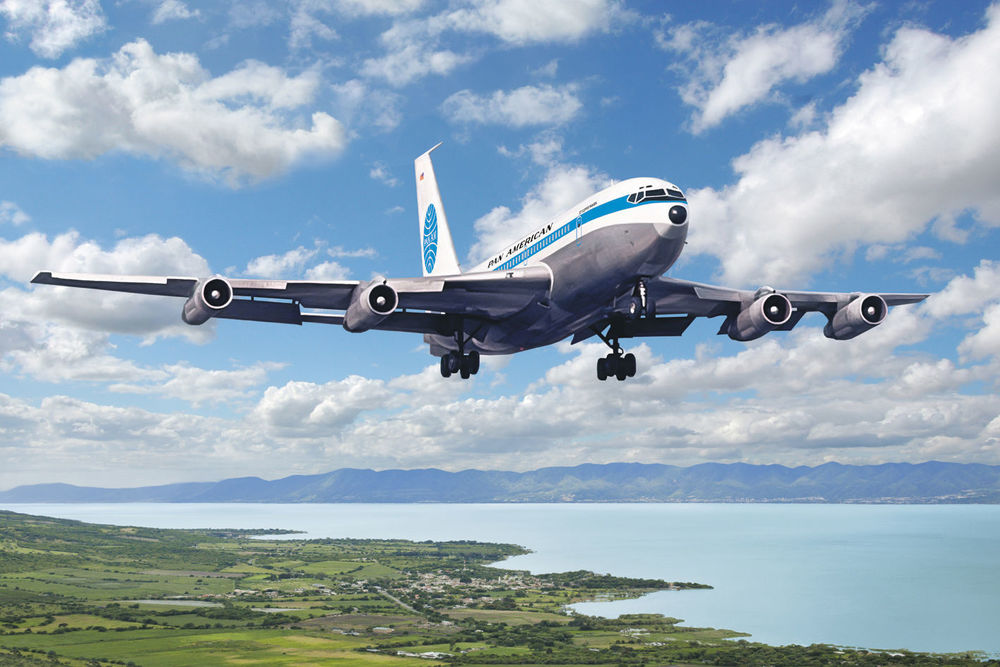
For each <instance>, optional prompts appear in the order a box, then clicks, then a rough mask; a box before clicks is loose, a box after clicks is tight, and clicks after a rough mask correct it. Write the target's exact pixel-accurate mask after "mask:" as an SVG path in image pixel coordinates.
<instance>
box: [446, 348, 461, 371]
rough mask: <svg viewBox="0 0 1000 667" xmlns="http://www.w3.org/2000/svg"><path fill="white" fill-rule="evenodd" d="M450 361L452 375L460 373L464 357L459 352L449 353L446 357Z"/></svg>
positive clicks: (449, 366)
mask: <svg viewBox="0 0 1000 667" xmlns="http://www.w3.org/2000/svg"><path fill="white" fill-rule="evenodd" d="M444 356H445V357H446V358H447V359H448V370H449V371H451V372H452V373H458V372H459V371H460V370H462V357H461V356H460V355H459V354H458V352H449V353H448V354H446V355H444Z"/></svg>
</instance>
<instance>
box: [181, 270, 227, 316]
mask: <svg viewBox="0 0 1000 667" xmlns="http://www.w3.org/2000/svg"><path fill="white" fill-rule="evenodd" d="M232 302H233V286H232V285H230V284H229V281H227V280H226V279H225V278H220V277H219V276H215V277H214V278H209V279H208V280H203V281H201V282H200V283H198V285H197V286H196V287H195V288H194V294H192V295H191V297H190V298H189V299H188V300H187V301H185V302H184V310H183V311H182V312H181V319H183V320H184V321H185V322H187V323H188V324H204V323H205V322H207V321H208V320H209V318H211V317H215V316H216V315H218V314H219V311H220V310H222V309H223V308H225V307H226V306H228V305H229V304H230V303H232Z"/></svg>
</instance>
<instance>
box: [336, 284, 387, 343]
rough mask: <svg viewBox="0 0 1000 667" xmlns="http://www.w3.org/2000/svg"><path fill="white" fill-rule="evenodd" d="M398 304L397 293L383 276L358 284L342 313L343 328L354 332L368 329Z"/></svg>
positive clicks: (385, 316)
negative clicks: (344, 311) (363, 284)
mask: <svg viewBox="0 0 1000 667" xmlns="http://www.w3.org/2000/svg"><path fill="white" fill-rule="evenodd" d="M398 305H399V295H398V294H397V293H396V290H394V289H393V288H392V287H390V286H389V285H388V284H387V283H386V281H385V278H376V279H375V280H373V281H371V282H370V283H368V285H367V286H365V287H362V286H361V285H358V286H357V287H356V288H354V295H353V296H352V297H351V304H350V305H349V306H348V307H347V312H346V313H344V328H345V329H347V330H348V331H351V332H354V333H358V332H361V331H368V330H369V329H371V328H372V327H374V326H376V325H378V323H379V322H381V321H382V320H384V319H385V318H387V317H388V316H389V315H391V314H392V312H393V311H394V310H396V306H398Z"/></svg>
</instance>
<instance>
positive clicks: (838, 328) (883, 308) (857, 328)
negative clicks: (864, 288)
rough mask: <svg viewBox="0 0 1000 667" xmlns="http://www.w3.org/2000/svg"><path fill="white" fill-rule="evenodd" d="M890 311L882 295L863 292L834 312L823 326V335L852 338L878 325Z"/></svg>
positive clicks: (844, 338) (837, 338)
mask: <svg viewBox="0 0 1000 667" xmlns="http://www.w3.org/2000/svg"><path fill="white" fill-rule="evenodd" d="M888 312H889V306H888V305H886V303H885V299H883V298H882V297H881V296H879V295H878V294H862V295H861V296H859V297H857V298H856V299H854V300H853V301H851V302H850V303H848V304H847V305H846V306H843V307H842V308H839V309H838V310H837V312H836V313H834V315H833V317H831V318H830V321H829V322H828V323H827V325H826V327H824V328H823V335H824V336H826V337H827V338H833V339H835V340H850V339H851V338H854V337H855V336H857V335H859V334H863V333H864V332H866V331H868V330H869V329H872V328H874V327H877V326H878V325H879V324H881V323H882V320H884V319H885V316H886V313H888Z"/></svg>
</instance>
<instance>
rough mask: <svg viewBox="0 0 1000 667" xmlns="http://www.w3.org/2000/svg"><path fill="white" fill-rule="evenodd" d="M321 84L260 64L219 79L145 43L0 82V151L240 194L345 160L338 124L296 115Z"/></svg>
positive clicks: (313, 77) (194, 61) (310, 74)
mask: <svg viewBox="0 0 1000 667" xmlns="http://www.w3.org/2000/svg"><path fill="white" fill-rule="evenodd" d="M318 84H319V77H318V75H317V73H316V72H314V71H312V70H310V71H306V72H304V73H302V74H300V75H298V76H289V75H288V74H286V73H285V72H284V71H282V70H280V69H279V68H276V67H271V66H268V65H264V64H262V63H259V62H253V61H250V62H247V63H244V64H242V65H240V66H239V67H238V68H236V69H234V70H232V71H231V72H228V73H226V74H223V75H221V76H219V77H214V78H213V77H212V76H211V75H210V74H209V73H208V72H207V71H206V70H205V69H204V68H203V67H202V66H201V64H200V63H199V62H198V58H197V57H196V56H195V55H193V54H189V53H169V54H157V53H156V52H155V51H153V48H152V47H151V46H150V45H149V44H148V43H147V42H145V41H144V40H138V41H135V42H131V43H129V44H126V45H125V46H123V47H122V48H121V49H120V50H119V51H118V52H117V53H116V54H115V55H114V56H113V57H112V58H110V59H107V60H95V59H91V58H81V59H76V60H73V61H72V62H71V63H70V64H69V65H67V66H66V67H65V68H63V69H55V68H42V67H33V68H31V69H30V70H28V71H27V72H26V73H24V74H22V75H21V76H16V77H7V78H5V79H3V80H0V146H3V147H6V148H8V149H11V150H14V151H16V152H18V153H19V154H21V155H30V156H35V157H41V158H45V159H74V158H75V159H87V158H94V157H97V156H99V155H102V154H104V153H108V152H111V151H121V152H126V153H131V154H135V155H141V156H149V157H154V158H168V159H172V160H174V161H176V162H177V163H179V164H180V165H181V166H182V167H184V168H186V169H190V170H193V171H196V172H199V173H202V174H206V175H211V176H213V177H221V178H223V179H225V180H226V181H227V182H229V183H230V184H233V185H236V184H239V183H240V182H242V181H244V180H246V179H251V180H253V179H261V178H266V177H268V176H272V175H274V174H278V173H281V172H283V171H286V170H287V169H289V168H291V167H292V166H293V165H295V164H296V163H299V162H301V161H303V160H306V159H309V158H314V157H330V156H335V155H337V154H339V153H340V152H341V150H342V149H343V148H344V146H345V144H346V141H347V140H346V137H345V133H344V131H343V129H342V127H341V125H340V123H339V122H338V121H337V120H336V119H334V118H333V117H332V116H330V115H329V114H327V113H325V112H322V111H316V112H313V113H311V115H310V117H309V119H308V120H306V119H305V118H303V117H302V114H301V112H299V110H300V109H301V108H302V107H304V106H305V105H307V104H308V103H309V102H311V100H312V97H313V94H314V92H315V89H316V87H317V85H318ZM306 113H307V114H308V112H306Z"/></svg>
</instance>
